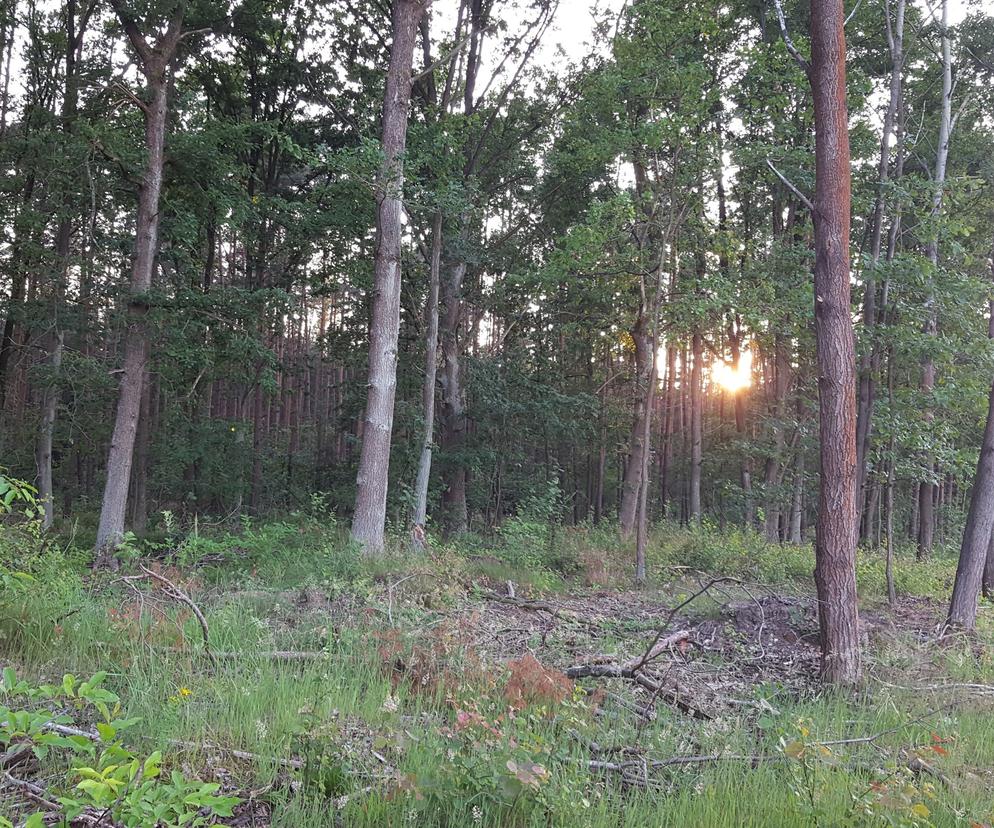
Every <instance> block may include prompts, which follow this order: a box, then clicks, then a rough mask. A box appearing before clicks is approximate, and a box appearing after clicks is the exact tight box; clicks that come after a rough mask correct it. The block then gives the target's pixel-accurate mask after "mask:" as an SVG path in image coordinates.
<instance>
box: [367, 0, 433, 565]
mask: <svg viewBox="0 0 994 828" xmlns="http://www.w3.org/2000/svg"><path fill="white" fill-rule="evenodd" d="M425 7H426V4H425V3H424V2H421V0H395V2H394V4H393V19H392V30H393V45H392V46H391V48H390V66H389V68H388V69H387V82H386V91H385V93H384V100H383V154H384V161H383V167H382V169H381V171H380V180H379V182H378V192H377V196H376V201H377V204H376V254H375V261H374V274H373V306H372V311H371V316H370V332H369V382H368V396H367V398H366V415H365V428H364V437H363V442H362V451H361V453H360V455H359V473H358V475H357V477H356V504H355V515H354V516H353V519H352V538H353V540H355V541H356V542H357V543H359V544H360V545H361V546H362V547H363V549H364V550H365V552H366V553H367V554H373V555H376V554H379V553H380V552H382V551H383V531H384V527H385V525H386V509H387V482H388V479H389V471H390V438H391V435H392V431H393V407H394V397H395V395H396V390H397V340H398V337H399V335H400V281H401V277H400V245H401V208H402V204H403V184H404V166H403V154H404V148H405V146H406V144H407V115H408V108H409V105H410V100H411V66H412V64H413V62H414V43H415V38H416V35H417V31H418V23H419V21H420V20H421V15H422V14H424V11H425Z"/></svg>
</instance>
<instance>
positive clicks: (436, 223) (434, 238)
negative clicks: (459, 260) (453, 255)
mask: <svg viewBox="0 0 994 828" xmlns="http://www.w3.org/2000/svg"><path fill="white" fill-rule="evenodd" d="M441 267H442V213H441V211H439V212H436V213H435V216H434V218H433V219H432V226H431V261H430V262H429V277H428V305H427V307H426V309H425V313H426V316H427V325H426V331H425V379H424V386H423V388H422V392H421V398H422V408H423V415H424V437H423V439H422V441H421V459H420V460H419V461H418V476H417V479H416V481H415V483H414V513H413V516H412V518H411V537H412V539H413V543H414V545H415V546H416V547H417V548H421V549H423V548H424V541H425V522H426V520H427V518H428V480H429V479H430V477H431V448H432V443H433V442H434V431H435V429H434V425H435V378H436V374H437V371H438V290H439V278H440V275H441Z"/></svg>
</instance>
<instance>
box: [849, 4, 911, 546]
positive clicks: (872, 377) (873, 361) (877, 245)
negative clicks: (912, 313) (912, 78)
mask: <svg viewBox="0 0 994 828" xmlns="http://www.w3.org/2000/svg"><path fill="white" fill-rule="evenodd" d="M905 5H906V0H897V15H896V21H895V23H894V25H893V26H892V25H891V22H890V4H889V2H888V4H887V8H886V11H885V13H886V14H887V41H888V45H889V47H890V55H891V72H890V96H889V98H888V102H887V110H886V112H885V113H884V124H883V132H882V134H881V138H880V160H879V163H878V165H877V181H878V184H877V194H876V198H875V199H874V204H873V219H872V221H871V227H870V262H869V266H868V267H867V269H866V279H865V284H864V288H863V329H864V331H865V332H866V335H867V338H868V339H869V342H868V343H867V344H866V346H865V347H864V349H863V354H862V356H861V358H860V364H859V394H858V402H857V411H856V473H857V475H858V478H857V488H856V493H857V498H858V499H857V504H859V512H860V513H862V511H863V510H862V503H863V502H864V500H865V499H866V478H867V458H868V456H869V449H870V438H871V435H872V430H873V424H872V421H873V405H874V398H875V394H876V371H875V370H874V369H875V367H877V365H879V345H878V344H877V342H876V341H875V339H874V333H873V332H874V329H875V327H876V323H877V307H876V299H877V297H876V293H877V283H876V272H875V269H876V267H877V263H878V262H879V261H880V253H881V249H882V246H883V223H884V208H885V205H886V200H887V182H888V179H889V175H890V155H891V138H892V137H893V135H894V130H895V125H896V122H897V116H898V109H899V107H900V102H901V87H902V77H903V72H904V11H905ZM864 534H865V533H864Z"/></svg>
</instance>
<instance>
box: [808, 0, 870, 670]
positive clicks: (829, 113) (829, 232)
mask: <svg viewBox="0 0 994 828" xmlns="http://www.w3.org/2000/svg"><path fill="white" fill-rule="evenodd" d="M844 21H845V5H844V3H843V2H842V0H812V2H811V63H810V67H809V69H808V71H809V76H810V79H811V90H812V94H813V97H814V117H815V170H816V189H815V199H814V204H813V207H814V210H813V212H814V218H815V227H814V230H815V279H814V294H815V337H816V341H817V353H818V392H819V393H818V401H819V411H820V428H819V431H820V435H821V490H820V495H819V499H818V526H817V535H816V541H815V584H816V586H817V589H818V621H819V628H820V630H821V653H822V657H821V670H822V677H823V678H824V680H825V681H827V682H829V683H831V684H841V685H853V684H856V683H858V682H859V680H860V677H861V674H862V663H861V656H860V644H859V619H858V611H857V603H856V532H857V528H858V527H857V524H856V395H855V381H856V376H855V360H856V353H855V334H854V332H853V325H852V315H851V311H850V288H849V214H850V208H851V204H850V200H851V183H850V182H851V176H850V161H849V117H848V112H847V110H846V36H845V23H844Z"/></svg>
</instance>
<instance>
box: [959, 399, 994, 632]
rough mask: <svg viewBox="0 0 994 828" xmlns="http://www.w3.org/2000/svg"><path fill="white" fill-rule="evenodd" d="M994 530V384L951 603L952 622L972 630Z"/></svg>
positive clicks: (975, 620)
mask: <svg viewBox="0 0 994 828" xmlns="http://www.w3.org/2000/svg"><path fill="white" fill-rule="evenodd" d="M992 530H994V384H992V386H991V393H990V402H989V405H988V410H987V426H986V427H985V428H984V440H983V443H982V444H981V448H980V457H979V458H978V459H977V473H976V475H975V476H974V478H973V491H972V492H971V493H970V511H969V512H968V514H967V517H966V526H965V528H964V529H963V544H962V546H961V547H960V553H959V565H958V566H957V567H956V580H955V582H954V583H953V595H952V600H951V601H950V603H949V624H950V625H951V626H956V627H961V628H963V629H967V630H972V629H973V628H974V626H975V625H976V622H977V596H978V595H979V593H980V586H981V580H982V578H983V574H984V564H985V562H986V560H987V555H988V550H989V548H990V545H991V534H992Z"/></svg>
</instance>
